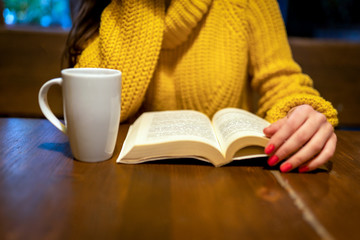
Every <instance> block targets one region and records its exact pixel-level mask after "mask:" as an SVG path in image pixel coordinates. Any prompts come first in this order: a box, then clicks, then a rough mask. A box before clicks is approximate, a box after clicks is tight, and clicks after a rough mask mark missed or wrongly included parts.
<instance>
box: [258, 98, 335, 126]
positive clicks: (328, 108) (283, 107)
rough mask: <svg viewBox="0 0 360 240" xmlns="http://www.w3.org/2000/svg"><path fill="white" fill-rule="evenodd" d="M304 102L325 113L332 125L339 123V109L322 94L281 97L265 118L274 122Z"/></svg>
mask: <svg viewBox="0 0 360 240" xmlns="http://www.w3.org/2000/svg"><path fill="white" fill-rule="evenodd" d="M303 104H308V105H310V106H312V107H313V108H314V109H315V110H316V111H318V112H321V113H323V114H324V115H325V116H326V118H327V120H328V122H329V123H331V125H332V126H334V127H335V126H336V125H338V123H339V121H338V118H337V111H336V109H335V108H334V107H333V106H332V104H331V103H330V102H328V101H326V100H324V99H323V98H322V97H320V96H314V95H308V94H295V95H291V96H288V97H285V98H283V99H281V100H280V101H278V102H277V103H276V104H275V105H274V106H272V108H270V109H269V110H268V111H267V113H266V116H265V119H266V120H267V121H269V122H270V123H274V122H276V121H277V120H279V119H281V118H284V117H286V115H287V113H288V112H289V111H290V109H292V108H293V107H296V106H299V105H303Z"/></svg>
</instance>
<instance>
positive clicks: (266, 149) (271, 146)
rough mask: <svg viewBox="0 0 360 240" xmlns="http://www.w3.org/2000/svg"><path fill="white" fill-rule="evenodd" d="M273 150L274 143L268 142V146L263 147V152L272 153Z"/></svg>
mask: <svg viewBox="0 0 360 240" xmlns="http://www.w3.org/2000/svg"><path fill="white" fill-rule="evenodd" d="M274 150H275V146H274V144H270V145H269V146H267V147H266V148H265V154H270V153H272V152H273V151H274Z"/></svg>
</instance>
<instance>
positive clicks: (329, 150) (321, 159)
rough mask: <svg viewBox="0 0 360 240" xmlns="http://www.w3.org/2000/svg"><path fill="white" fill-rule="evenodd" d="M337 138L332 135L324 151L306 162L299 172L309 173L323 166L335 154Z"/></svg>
mask: <svg viewBox="0 0 360 240" xmlns="http://www.w3.org/2000/svg"><path fill="white" fill-rule="evenodd" d="M336 142H337V137H336V134H335V133H333V134H332V135H331V137H330V139H329V141H327V143H326V144H325V146H324V149H323V150H322V151H321V152H320V154H318V155H317V156H316V157H315V158H314V159H312V160H310V161H308V162H307V163H306V164H304V165H302V166H300V167H299V172H301V173H303V172H309V171H313V170H315V169H317V168H318V167H320V166H321V165H324V164H325V163H326V162H327V161H329V160H330V159H331V157H332V156H333V155H334V153H335V149H336Z"/></svg>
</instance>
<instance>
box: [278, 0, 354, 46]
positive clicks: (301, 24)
mask: <svg viewBox="0 0 360 240" xmlns="http://www.w3.org/2000/svg"><path fill="white" fill-rule="evenodd" d="M285 2H286V3H285ZM279 4H280V5H282V4H283V5H285V4H286V11H287V13H286V28H287V31H288V34H289V36H300V37H311V38H328V39H342V40H347V41H354V42H360V14H359V13H360V1H359V0H316V1H314V0H279Z"/></svg>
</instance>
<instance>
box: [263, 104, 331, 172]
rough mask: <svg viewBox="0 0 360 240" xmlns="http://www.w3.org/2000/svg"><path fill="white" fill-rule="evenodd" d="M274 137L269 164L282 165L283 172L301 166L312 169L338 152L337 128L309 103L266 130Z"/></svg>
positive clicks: (265, 130)
mask: <svg viewBox="0 0 360 240" xmlns="http://www.w3.org/2000/svg"><path fill="white" fill-rule="evenodd" d="M264 134H265V135H266V136H267V137H269V138H270V141H269V143H268V145H267V147H266V148H265V153H266V154H268V155H270V157H269V159H268V164H269V165H270V166H274V165H276V164H277V163H279V162H281V161H282V160H284V159H285V158H288V159H286V160H285V161H284V162H283V163H282V164H281V166H280V170H281V171H282V172H288V171H291V170H292V169H294V168H296V167H299V172H308V171H312V170H314V169H316V168H317V167H319V166H321V165H322V164H324V163H326V162H327V161H328V160H329V159H330V158H331V157H332V156H333V155H334V152H335V148H336V141H337V139H336V135H335V133H334V128H333V127H332V125H331V124H330V123H329V122H328V121H327V119H326V117H325V115H324V114H322V113H319V112H317V111H315V110H314V109H313V108H312V107H311V106H309V105H301V106H298V107H296V108H294V109H292V110H291V111H290V112H289V114H288V116H287V117H285V118H282V119H280V120H279V121H277V122H275V123H273V124H271V125H270V126H269V127H267V128H265V129H264Z"/></svg>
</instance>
